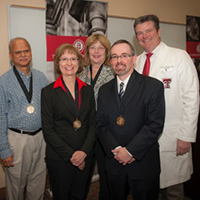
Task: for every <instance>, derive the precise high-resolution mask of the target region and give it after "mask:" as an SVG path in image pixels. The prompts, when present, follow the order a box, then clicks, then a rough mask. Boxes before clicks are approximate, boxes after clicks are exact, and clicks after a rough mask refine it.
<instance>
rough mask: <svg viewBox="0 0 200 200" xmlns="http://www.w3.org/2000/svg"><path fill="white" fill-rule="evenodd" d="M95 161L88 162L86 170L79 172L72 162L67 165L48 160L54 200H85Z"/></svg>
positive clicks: (62, 162)
mask: <svg viewBox="0 0 200 200" xmlns="http://www.w3.org/2000/svg"><path fill="white" fill-rule="evenodd" d="M92 162H93V159H92V158H90V159H89V160H87V161H86V164H85V169H84V170H83V171H81V170H79V169H78V168H77V167H75V166H73V165H72V164H71V162H70V161H69V162H67V163H65V162H64V161H58V160H53V159H48V158H46V164H47V169H48V173H49V178H50V184H51V188H52V192H53V199H54V200H85V193H86V189H87V182H88V179H89V174H90V171H91V167H92Z"/></svg>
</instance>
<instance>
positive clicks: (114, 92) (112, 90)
mask: <svg viewBox="0 0 200 200" xmlns="http://www.w3.org/2000/svg"><path fill="white" fill-rule="evenodd" d="M110 93H111V96H112V98H113V100H114V102H115V103H116V104H117V106H118V107H120V106H119V105H120V102H119V96H118V89H117V78H116V77H115V78H114V80H113V84H112V86H111V87H110Z"/></svg>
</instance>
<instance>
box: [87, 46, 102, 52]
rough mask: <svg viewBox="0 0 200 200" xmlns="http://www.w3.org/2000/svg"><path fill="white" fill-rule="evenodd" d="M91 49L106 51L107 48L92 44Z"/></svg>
mask: <svg viewBox="0 0 200 200" xmlns="http://www.w3.org/2000/svg"><path fill="white" fill-rule="evenodd" d="M89 49H90V50H91V51H94V50H98V51H104V50H105V47H103V46H99V47H96V46H90V47H89Z"/></svg>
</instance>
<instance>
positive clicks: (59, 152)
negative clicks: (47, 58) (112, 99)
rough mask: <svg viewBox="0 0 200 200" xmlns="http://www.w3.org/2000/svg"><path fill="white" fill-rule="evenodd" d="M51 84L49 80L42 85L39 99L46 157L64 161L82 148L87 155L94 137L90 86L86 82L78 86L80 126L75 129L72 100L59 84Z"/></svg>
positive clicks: (74, 113) (93, 109)
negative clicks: (79, 87) (79, 92)
mask: <svg viewBox="0 0 200 200" xmlns="http://www.w3.org/2000/svg"><path fill="white" fill-rule="evenodd" d="M53 86H54V83H51V84H50V85H48V86H47V87H45V88H43V90H42V99H41V102H42V105H41V108H42V128H43V134H44V139H45V141H46V144H47V147H46V157H47V158H51V159H56V160H63V161H65V162H67V161H69V159H70V158H71V157H72V154H73V153H74V152H75V151H77V150H82V151H84V152H85V153H86V154H87V157H89V156H90V155H91V153H92V152H93V148H94V143H95V139H96V133H95V114H96V111H95V100H94V92H93V89H92V88H91V87H90V86H89V85H86V86H83V87H82V88H81V105H80V110H79V111H78V119H79V120H80V121H81V123H82V127H81V128H80V129H78V130H75V129H74V128H73V122H74V121H75V119H76V112H75V109H74V105H73V102H72V101H71V99H70V98H69V96H68V95H67V93H66V92H65V91H64V90H63V89H62V88H61V87H58V88H53ZM79 98H80V97H79Z"/></svg>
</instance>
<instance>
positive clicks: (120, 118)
mask: <svg viewBox="0 0 200 200" xmlns="http://www.w3.org/2000/svg"><path fill="white" fill-rule="evenodd" d="M116 122H117V125H118V126H124V124H125V119H124V118H123V117H122V116H121V115H120V116H119V117H118V118H117V120H116Z"/></svg>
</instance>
